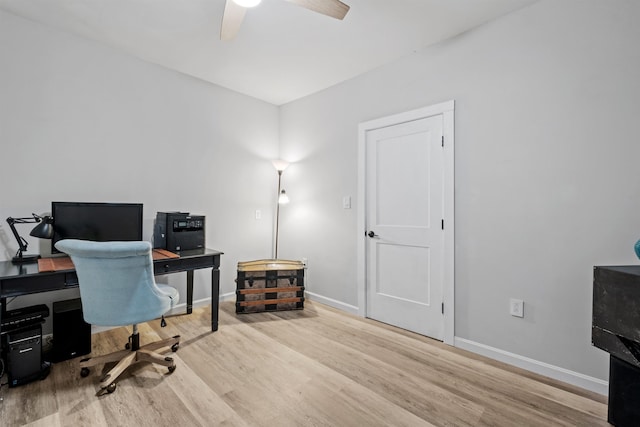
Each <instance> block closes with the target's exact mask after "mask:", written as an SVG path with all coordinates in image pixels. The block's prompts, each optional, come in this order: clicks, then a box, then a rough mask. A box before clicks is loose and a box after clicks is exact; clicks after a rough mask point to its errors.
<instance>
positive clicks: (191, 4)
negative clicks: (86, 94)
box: [0, 0, 537, 105]
mask: <svg viewBox="0 0 640 427" xmlns="http://www.w3.org/2000/svg"><path fill="white" fill-rule="evenodd" d="M343 1H344V2H345V3H347V4H348V5H349V6H351V10H350V11H349V13H348V14H347V16H346V17H345V19H344V21H339V20H335V19H332V18H329V17H327V16H324V15H320V14H317V13H314V12H311V11H309V10H307V9H303V8H301V7H299V6H296V5H294V4H292V3H289V2H286V1H283V0H263V2H262V3H261V4H260V5H259V6H257V7H256V8H254V9H250V10H249V11H248V12H247V15H246V18H245V20H244V22H243V24H242V28H241V29H240V33H239V35H238V37H237V38H236V39H234V40H232V41H228V42H222V41H220V37H219V34H220V23H221V19H222V13H223V10H224V4H225V0H0V9H2V10H4V11H7V12H10V13H14V14H16V15H19V16H22V17H25V18H27V19H31V20H33V21H36V22H40V23H43V24H46V25H50V26H52V27H55V28H59V29H63V30H65V31H69V32H71V33H75V34H77V35H80V36H83V37H87V38H90V39H93V40H96V41H98V42H100V43H104V44H105V45H108V46H111V47H114V48H116V49H120V50H122V51H125V52H127V53H129V54H131V55H133V56H136V57H138V58H141V59H143V60H145V61H149V62H152V63H155V64H159V65H162V66H164V67H167V68H170V69H173V70H176V71H179V72H182V73H185V74H188V75H191V76H194V77H197V78H199V79H202V80H205V81H209V82H211V83H215V84H217V85H220V86H224V87H226V88H229V89H232V90H234V91H237V92H240V93H244V94H247V95H250V96H253V97H255V98H258V99H262V100H264V101H267V102H270V103H272V104H275V105H281V104H284V103H287V102H289V101H293V100H295V99H298V98H301V97H304V96H306V95H309V94H312V93H314V92H317V91H320V90H322V89H325V88H327V87H329V86H332V85H334V84H337V83H340V82H342V81H344V80H347V79H350V78H352V77H355V76H357V75H359V74H362V73H364V72H367V71H369V70H371V69H374V68H376V67H379V66H381V65H383V64H386V63H389V62H391V61H394V60H396V59H398V58H400V57H403V56H407V55H410V54H412V53H414V52H416V51H417V50H419V49H422V48H424V47H426V46H429V45H431V44H434V43H437V42H440V41H442V40H444V39H446V38H449V37H452V36H455V35H457V34H460V33H462V32H464V31H467V30H469V29H471V28H474V27H476V26H478V25H480V24H482V23H485V22H487V21H490V20H492V19H495V18H497V17H500V16H502V15H505V14H507V13H509V12H512V11H514V10H517V9H520V8H522V7H525V6H527V5H529V4H531V3H534V2H535V1H537V0H343Z"/></svg>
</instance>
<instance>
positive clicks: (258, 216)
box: [256, 209, 262, 219]
mask: <svg viewBox="0 0 640 427" xmlns="http://www.w3.org/2000/svg"><path fill="white" fill-rule="evenodd" d="M256 219H262V212H260V209H256Z"/></svg>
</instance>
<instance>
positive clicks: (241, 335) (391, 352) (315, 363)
mask: <svg viewBox="0 0 640 427" xmlns="http://www.w3.org/2000/svg"><path fill="white" fill-rule="evenodd" d="M167 320H168V323H169V325H168V326H167V327H166V328H161V327H160V324H159V323H160V322H159V321H154V322H150V323H147V324H143V325H140V326H139V329H140V334H141V343H142V344H144V343H146V342H150V341H153V340H157V339H161V338H168V337H171V336H173V335H181V343H180V349H179V350H178V352H177V353H171V352H169V354H168V355H171V356H173V357H174V359H175V361H176V365H177V369H176V370H175V372H173V373H172V374H169V373H168V370H167V368H166V367H162V366H156V365H150V364H146V363H144V364H137V365H135V366H134V367H133V369H130V370H128V371H127V372H126V373H125V374H123V375H122V376H121V378H119V380H118V382H117V384H118V385H117V389H116V391H115V392H114V393H113V394H107V395H102V396H96V392H97V391H98V390H99V379H100V373H101V372H103V371H104V369H105V368H102V367H100V366H97V367H96V368H94V369H92V372H91V374H90V376H89V377H87V378H81V377H80V374H79V369H78V359H74V360H69V361H64V362H60V363H56V364H54V365H53V367H52V371H51V374H50V375H49V377H48V378H47V379H45V380H44V381H36V382H33V383H30V384H27V385H24V386H20V387H16V388H12V389H8V388H6V387H3V388H2V389H1V390H0V397H2V398H3V401H2V402H0V420H1V421H0V423H1V424H2V426H3V427H4V426H7V427H13V426H23V425H30V426H33V427H39V426H53V427H57V426H68V425H73V426H91V427H93V426H111V425H122V426H136V427H141V426H147V425H148V426H151V425H153V426H174V425H196V426H198V425H199V426H212V425H216V426H217V425H225V426H227V425H228V426H303V425H304V426H306V425H314V426H350V425H367V426H383V425H394V426H422V425H424V426H445V425H448V426H489V425H491V426H514V425H518V426H574V425H575V426H582V425H588V426H600V425H602V426H605V425H608V423H607V422H606V415H607V414H606V400H605V399H604V398H603V397H602V396H599V395H595V394H594V393H592V392H588V391H585V390H581V389H578V388H576V387H574V386H571V385H568V384H563V383H560V382H558V381H556V380H552V379H549V378H544V377H541V376H538V375H536V374H532V373H530V372H526V371H523V370H520V369H518V368H514V367H511V366H507V365H504V364H501V363H500V362H497V361H494V360H490V359H487V358H484V357H482V356H478V355H474V354H471V353H468V352H466V351H463V350H460V349H456V348H453V347H450V346H447V345H444V344H442V343H440V342H437V341H434V340H430V339H428V338H426V337H422V336H418V335H415V334H412V333H409V332H407V331H402V330H398V329H396V328H393V327H390V326H388V325H383V324H380V323H378V322H374V321H371V320H368V319H362V318H359V317H357V316H352V315H348V314H345V313H343V312H340V311H338V310H335V309H333V308H330V307H327V306H324V305H322V304H318V303H314V302H311V301H308V302H307V303H306V304H305V309H304V310H292V311H283V312H273V313H252V314H242V315H237V314H236V313H235V305H234V304H233V303H231V302H227V303H222V304H221V306H220V328H219V330H218V331H217V332H215V333H212V332H211V331H210V328H211V325H210V311H209V309H208V308H200V309H196V310H194V312H193V313H192V314H191V315H186V316H175V317H171V318H168V319H167ZM130 333H131V332H130V330H128V329H126V328H116V329H112V330H109V331H107V332H102V333H100V334H96V335H94V336H93V340H92V341H93V344H92V355H94V356H95V355H100V354H106V353H109V352H112V351H116V350H118V349H121V348H123V346H124V344H125V343H126V341H127V338H128V336H129V334H130ZM5 378H6V377H5ZM4 381H6V379H5V380H4Z"/></svg>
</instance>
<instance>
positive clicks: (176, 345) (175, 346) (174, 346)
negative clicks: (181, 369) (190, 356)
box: [171, 343, 180, 353]
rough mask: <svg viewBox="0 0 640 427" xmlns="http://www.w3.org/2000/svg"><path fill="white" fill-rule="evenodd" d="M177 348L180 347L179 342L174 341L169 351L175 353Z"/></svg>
mask: <svg viewBox="0 0 640 427" xmlns="http://www.w3.org/2000/svg"><path fill="white" fill-rule="evenodd" d="M179 348H180V343H175V344H174V345H172V346H171V351H173V352H174V353H175V352H176V351H178V349H179Z"/></svg>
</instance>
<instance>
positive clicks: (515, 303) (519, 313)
mask: <svg viewBox="0 0 640 427" xmlns="http://www.w3.org/2000/svg"><path fill="white" fill-rule="evenodd" d="M509 314H511V315H512V316H515V317H524V301H522V300H521V299H515V298H511V299H510V300H509Z"/></svg>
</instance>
